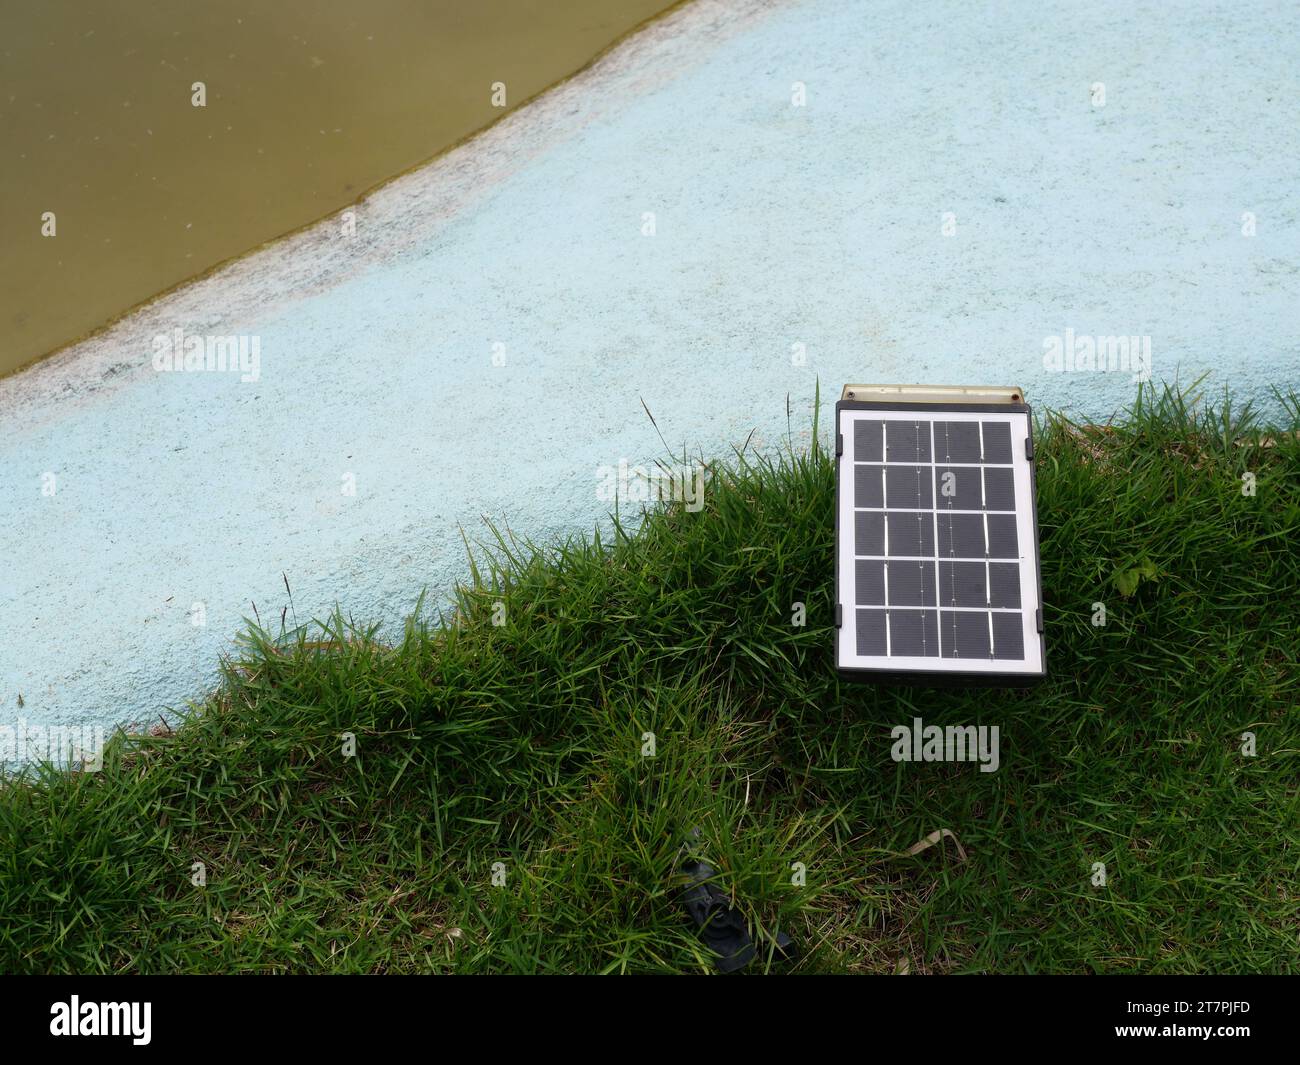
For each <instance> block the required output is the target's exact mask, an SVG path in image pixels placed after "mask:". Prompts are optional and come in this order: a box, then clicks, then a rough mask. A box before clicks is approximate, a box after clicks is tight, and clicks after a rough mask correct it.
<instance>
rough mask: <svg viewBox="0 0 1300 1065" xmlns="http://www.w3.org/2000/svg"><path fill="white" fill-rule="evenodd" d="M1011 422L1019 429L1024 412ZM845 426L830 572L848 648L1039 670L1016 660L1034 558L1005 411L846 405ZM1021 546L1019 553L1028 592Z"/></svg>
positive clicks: (937, 662)
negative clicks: (846, 510) (843, 520)
mask: <svg viewBox="0 0 1300 1065" xmlns="http://www.w3.org/2000/svg"><path fill="white" fill-rule="evenodd" d="M1021 425H1022V426H1023V428H1022V429H1021V430H1020V431H1021V433H1022V434H1023V433H1024V432H1027V428H1028V422H1027V416H1026V417H1025V418H1024V419H1023V421H1022V422H1021ZM850 427H851V438H852V447H851V449H850V453H849V454H848V455H846V456H845V457H846V459H848V460H849V461H848V463H847V467H848V471H847V473H846V472H845V471H844V470H843V469H842V471H841V478H842V485H841V491H842V492H845V489H846V486H847V494H848V495H849V496H850V497H851V503H850V504H849V506H850V508H851V523H850V524H849V525H847V526H844V528H845V529H846V530H847V531H848V535H849V537H850V540H849V542H850V544H851V558H850V559H849V560H848V561H849V563H850V564H849V565H848V567H847V574H845V575H842V578H841V580H842V584H841V587H842V588H844V589H847V590H848V592H849V594H842V600H847V601H848V603H847V605H848V608H849V616H850V618H851V626H852V629H853V637H854V638H853V640H852V642H851V644H850V645H848V646H849V652H848V653H849V654H850V655H852V654H853V653H854V652H856V655H857V657H858V658H861V659H870V660H874V659H885V660H888V661H889V662H898V661H905V662H908V663H909V667H910V668H926V667H924V666H916V667H912V666H910V663H911V662H912V661H914V660H924V661H925V662H931V663H933V668H934V669H936V670H941V669H954V668H961V667H962V665H963V663H965V664H972V663H974V664H979V663H982V664H983V667H982V668H984V669H987V670H988V671H990V672H991V671H993V670H994V669H1005V668H1007V666H1008V665H1011V664H1015V665H1019V666H1022V667H1026V668H1025V671H1028V668H1027V666H1037V667H1041V658H1040V659H1039V660H1038V661H1036V662H1029V663H1027V662H1026V611H1027V606H1026V598H1025V597H1026V594H1027V593H1030V592H1032V593H1033V600H1034V601H1033V604H1032V606H1033V607H1034V608H1036V607H1037V599H1036V593H1037V587H1036V585H1037V580H1036V565H1037V555H1036V544H1024V543H1022V540H1023V539H1024V538H1025V537H1024V535H1023V530H1022V529H1021V528H1020V525H1021V524H1022V523H1023V521H1024V514H1023V506H1021V505H1022V504H1024V503H1028V504H1030V505H1031V506H1032V496H1031V494H1030V493H1029V492H1028V491H1027V490H1026V489H1025V488H1023V487H1022V488H1021V491H1022V492H1024V495H1025V497H1026V498H1025V499H1020V498H1018V492H1017V474H1016V458H1015V453H1014V451H1013V422H1012V420H1011V418H1010V417H1008V416H1007V415H1006V414H999V413H995V412H990V413H988V414H981V415H979V416H970V415H967V414H962V415H956V414H954V415H951V416H946V417H945V416H944V415H942V414H940V413H938V412H933V413H931V414H930V416H920V412H917V413H916V414H908V413H897V412H894V411H890V412H888V413H884V412H882V413H880V414H876V413H875V412H869V413H855V414H854V415H853V416H852V417H851V420H850V424H849V426H845V428H850ZM1023 461H1024V460H1023V459H1022V463H1023ZM845 477H847V478H848V480H847V482H845V481H844V480H843V478H845ZM1018 506H1019V507H1020V509H1019V510H1018ZM1030 520H1031V521H1032V517H1031V518H1030ZM1028 528H1030V529H1032V524H1031V525H1029V526H1028ZM1022 549H1028V550H1030V551H1031V555H1030V557H1029V558H1028V560H1027V561H1028V563H1029V564H1030V565H1032V566H1033V567H1034V569H1033V570H1031V573H1033V575H1034V581H1033V585H1034V587H1033V588H1032V589H1031V588H1029V587H1028V586H1027V584H1026V582H1025V581H1024V580H1022V564H1023V563H1025V562H1026V559H1025V558H1024V557H1022ZM844 568H845V567H843V566H842V569H844ZM1032 649H1033V650H1037V648H1032ZM943 663H950V665H947V666H945V665H943ZM999 664H1001V665H999Z"/></svg>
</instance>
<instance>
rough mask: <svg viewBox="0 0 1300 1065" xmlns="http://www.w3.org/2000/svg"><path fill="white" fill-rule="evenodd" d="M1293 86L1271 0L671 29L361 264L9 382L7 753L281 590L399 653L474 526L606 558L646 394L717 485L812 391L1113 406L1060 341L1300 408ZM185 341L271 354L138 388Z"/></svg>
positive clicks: (211, 648)
mask: <svg viewBox="0 0 1300 1065" xmlns="http://www.w3.org/2000/svg"><path fill="white" fill-rule="evenodd" d="M1297 70H1300V8H1298V7H1297V6H1296V5H1295V4H1294V3H1292V2H1290V0H1286V2H1277V3H1255V4H1249V5H1235V4H1209V3H1206V4H1180V5H1178V8H1177V13H1176V14H1174V13H1172V9H1171V6H1170V5H1168V4H1164V3H1136V4H1135V3H1131V2H1108V0H1089V2H1087V3H1068V4H1067V3H1050V2H1046V3H1044V2H1040V3H1034V4H1019V3H1017V4H1010V3H1008V4H997V3H994V4H972V3H969V2H968V0H954V2H947V3H925V4H917V3H913V2H910V0H909V2H871V3H845V2H843V0H806V2H803V3H790V4H775V5H769V4H758V3H732V4H718V3H715V2H713V0H707V2H703V3H701V4H700V5H698V6H697V8H695V9H687V10H685V11H683V12H681V13H679V14H677V15H675V16H673V17H671V18H670V19H669V20H667V21H666V22H665V23H662V24H660V25H659V26H657V27H655V28H653V29H652V30H651V31H650V32H649V33H648V34H646V35H644V36H643V38H641V39H638V40H637V41H634V42H632V43H631V44H630V45H629V46H628V47H627V48H624V49H623V50H621V51H620V52H618V53H615V54H614V55H613V56H611V57H610V58H609V59H608V60H607V61H605V62H603V63H602V64H601V65H600V66H599V67H598V68H597V69H596V70H595V71H593V72H592V73H591V74H589V75H585V76H584V77H582V78H579V79H577V80H576V81H575V82H571V83H569V84H568V85H566V86H564V87H562V88H561V89H560V90H557V91H556V92H555V93H552V94H550V95H549V96H548V97H546V98H544V99H543V100H542V101H541V102H539V104H538V105H536V106H535V107H533V108H530V109H527V110H525V111H524V112H521V113H520V114H518V115H516V116H513V117H512V118H511V119H509V120H507V122H505V123H503V124H502V125H501V126H499V127H497V128H496V129H494V130H493V131H489V133H488V134H487V135H485V137H484V138H481V139H480V141H478V142H476V143H475V144H472V145H470V146H468V147H467V148H464V149H461V150H460V151H458V152H456V153H453V155H452V156H449V157H447V158H446V159H444V160H442V161H440V162H439V163H436V164H434V165H433V166H431V167H430V168H427V170H426V171H421V172H419V173H417V174H415V175H412V176H410V177H409V178H405V179H402V181H399V182H398V183H396V184H395V185H394V186H390V187H389V188H388V189H385V190H383V191H381V192H380V193H379V194H377V195H376V196H375V197H374V198H373V199H372V201H371V202H370V203H368V204H367V205H365V206H364V207H363V208H362V209H361V211H360V215H359V227H360V231H361V234H362V239H361V240H360V241H359V242H358V244H357V250H356V251H355V252H353V251H349V250H347V247H346V246H345V245H341V244H340V241H339V240H338V238H337V237H336V235H335V234H336V230H337V223H330V224H329V226H328V227H327V228H326V229H323V230H321V231H318V232H315V233H312V234H307V235H304V236H301V237H299V238H294V239H292V240H290V241H288V242H286V243H285V244H284V245H283V246H277V247H276V248H272V249H270V250H269V251H267V252H263V253H259V255H257V256H253V257H252V258H251V259H250V260H245V261H244V262H242V263H240V264H236V265H235V266H234V267H232V268H231V269H230V270H229V271H226V272H225V273H224V274H222V275H220V276H218V277H217V278H215V279H213V280H210V281H207V282H204V283H202V284H200V285H198V286H195V287H194V288H192V289H190V290H187V291H186V292H183V293H180V294H177V296H175V297H169V299H167V300H164V301H162V302H161V303H160V304H157V305H155V306H154V307H152V308H149V309H148V310H147V311H146V312H144V313H142V314H141V315H138V316H136V317H135V319H133V320H128V321H127V322H125V323H123V324H122V325H121V326H120V327H118V328H115V329H114V330H113V331H112V332H110V333H109V334H107V335H106V336H105V337H102V338H99V339H98V340H96V341H92V342H90V343H89V344H87V345H83V346H82V348H81V349H79V350H74V351H72V352H70V353H68V354H67V355H65V356H62V357H60V358H59V359H56V360H53V361H52V362H51V363H48V364H45V365H43V366H40V367H37V368H36V369H35V370H33V371H29V372H28V373H25V374H23V375H20V376H19V377H17V378H15V379H12V380H10V381H7V382H0V425H3V432H2V435H0V470H2V471H3V480H2V482H0V548H3V553H4V559H5V564H4V571H3V573H4V576H3V583H2V584H0V723H4V722H6V721H7V722H12V721H13V720H14V719H15V718H16V717H18V716H19V715H20V714H22V715H25V716H26V717H27V718H28V719H29V720H39V721H42V722H46V723H56V722H62V723H81V722H85V721H98V722H102V723H107V724H114V723H120V722H124V721H141V720H147V719H150V718H152V717H154V716H155V715H156V714H157V713H158V712H159V711H160V710H162V709H163V708H165V707H168V706H179V705H182V704H183V703H184V702H185V700H187V699H189V698H193V697H197V696H199V695H201V693H202V692H203V691H204V689H205V687H206V686H208V685H209V684H210V683H211V681H212V680H213V678H214V675H215V663H216V661H217V656H218V655H219V654H220V653H221V652H223V651H225V650H228V649H229V647H230V645H231V638H232V636H233V635H234V633H235V632H236V631H237V630H238V629H239V627H240V625H241V619H242V618H243V617H244V616H247V615H250V614H251V612H252V607H251V605H250V604H251V602H253V601H255V602H256V603H257V604H258V608H259V610H260V612H261V616H262V618H263V620H264V621H268V622H269V621H270V620H271V619H275V621H276V625H277V626H278V615H279V612H280V609H281V607H282V606H283V605H284V604H285V603H286V597H285V595H284V588H283V585H282V583H281V573H282V572H283V573H285V574H287V576H288V579H289V581H290V583H291V584H292V586H293V589H294V598H295V602H296V610H297V614H298V617H299V618H300V619H305V618H306V617H308V616H311V615H317V616H323V615H324V614H325V613H327V612H328V611H329V609H330V608H331V607H332V606H333V605H334V604H335V603H336V602H337V603H339V604H341V605H342V606H343V608H344V609H345V611H347V612H350V613H351V614H352V615H353V616H355V617H356V618H358V619H371V620H383V621H385V622H388V623H394V622H397V621H400V619H401V618H402V617H403V616H404V615H405V614H406V612H407V611H409V610H410V608H411V606H412V605H413V603H414V601H415V599H416V596H417V595H418V594H419V591H420V589H421V588H422V587H424V586H428V587H429V588H430V590H431V592H432V593H433V598H434V599H435V600H437V599H438V598H439V596H440V595H441V594H442V593H444V592H445V591H446V589H447V588H448V587H449V585H450V583H451V582H452V581H454V580H455V579H457V578H459V577H462V576H463V575H464V572H465V566H464V553H463V549H462V547H461V545H460V540H459V533H458V531H457V526H458V525H463V526H464V527H465V528H466V529H467V530H468V531H469V533H470V535H471V536H474V535H480V534H481V533H482V531H483V530H482V526H481V524H480V516H481V515H490V516H492V517H495V518H498V519H502V520H504V521H505V522H507V523H509V524H510V525H511V527H513V528H514V529H515V530H516V531H517V532H519V533H521V534H525V535H531V536H534V537H541V538H546V537H551V536H557V535H563V534H568V533H572V532H574V531H580V530H583V529H589V528H590V527H591V525H592V523H593V522H595V521H597V520H599V519H600V517H601V516H602V515H603V514H604V512H605V511H606V509H607V506H606V504H605V503H603V502H601V501H600V500H598V499H597V497H596V492H595V487H596V482H597V479H596V470H597V468H598V467H599V466H601V465H603V464H616V463H617V462H618V461H619V459H620V458H623V457H626V458H628V459H630V460H632V461H639V460H644V459H646V458H648V457H651V456H654V455H656V454H659V453H660V451H661V448H660V446H659V444H658V440H657V437H656V435H655V432H654V430H653V428H652V427H651V426H650V424H649V422H648V421H647V419H646V418H645V415H644V414H643V412H642V409H641V399H642V398H644V400H645V402H646V404H647V405H648V406H649V408H650V410H651V411H652V412H653V413H654V415H655V417H656V418H657V420H658V423H659V426H660V428H661V429H662V431H663V433H664V435H665V436H666V437H667V438H668V440H669V441H670V443H672V444H673V445H675V446H676V445H681V444H687V445H689V447H690V448H691V449H692V450H693V451H694V450H697V449H699V450H702V451H703V452H704V453H706V454H722V453H725V451H726V449H727V447H728V446H729V445H730V444H733V443H736V444H738V443H739V442H741V441H742V440H743V439H744V438H745V436H746V435H747V434H748V433H749V431H750V430H751V429H755V428H757V430H758V436H757V438H756V439H757V440H758V441H759V442H761V443H767V444H771V443H774V442H776V441H777V440H778V439H779V438H780V437H781V436H782V435H783V434H784V432H785V426H786V408H785V404H786V396H787V394H789V395H790V396H791V402H792V404H793V407H794V412H795V413H794V423H795V426H796V431H797V432H801V435H802V438H804V439H806V436H807V433H806V430H807V426H808V423H809V420H810V419H809V412H810V409H811V401H812V400H811V397H812V392H813V383H814V380H815V378H816V377H818V376H819V377H820V379H821V381H822V385H823V396H824V399H825V401H826V403H827V404H828V405H829V403H831V402H833V399H834V394H835V393H837V392H838V389H839V387H840V385H841V384H843V383H844V382H845V381H847V380H866V381H898V382H908V381H928V382H939V383H977V384H978V383H1016V384H1019V385H1021V386H1023V387H1024V388H1025V389H1026V390H1027V393H1028V395H1029V398H1030V400H1031V402H1034V403H1036V404H1048V405H1052V406H1058V407H1066V408H1068V409H1070V410H1073V411H1075V412H1078V413H1082V414H1089V415H1105V414H1107V413H1109V412H1111V411H1112V410H1114V409H1115V408H1116V407H1117V406H1119V405H1121V404H1123V403H1125V402H1127V401H1128V399H1129V398H1130V397H1131V395H1132V391H1133V385H1132V383H1131V381H1130V379H1129V377H1128V375H1126V374H1106V375H1098V374H1095V373H1094V374H1073V375H1070V374H1051V373H1048V372H1046V371H1045V370H1044V368H1043V365H1042V356H1043V341H1044V338H1045V337H1048V336H1050V335H1053V334H1062V333H1064V331H1065V330H1066V329H1067V328H1069V329H1073V330H1074V331H1075V333H1076V334H1097V335H1111V334H1146V335H1149V336H1150V337H1151V338H1152V339H1151V344H1152V353H1153V370H1154V374H1155V377H1156V378H1157V379H1158V380H1159V379H1164V380H1172V379H1173V378H1174V376H1175V374H1178V375H1181V378H1182V379H1183V380H1187V379H1190V378H1191V377H1193V376H1195V375H1197V374H1199V373H1202V372H1205V371H1208V372H1209V373H1210V374H1211V378H1210V381H1211V385H1212V387H1217V386H1218V385H1220V384H1222V383H1229V384H1231V385H1233V387H1234V389H1235V390H1236V392H1237V394H1238V395H1239V396H1241V397H1243V398H1245V397H1254V398H1257V399H1261V400H1265V401H1267V398H1268V386H1269V385H1270V384H1272V383H1275V382H1276V383H1282V384H1288V385H1290V386H1292V387H1298V386H1300V309H1298V308H1300V274H1298V272H1297V271H1298V269H1300V268H1298V266H1297V263H1298V262H1300V224H1298V219H1297V205H1298V204H1300V182H1298V180H1297V163H1298V161H1300V123H1298V122H1297V115H1298V114H1300V108H1298V106H1297V105H1298V104H1300V85H1298V83H1297V75H1296V71H1297ZM794 82H803V83H805V84H806V86H807V106H806V107H802V108H799V107H793V106H791V88H792V84H793V83H794ZM1094 82H1104V83H1105V86H1106V104H1105V106H1104V107H1100V108H1096V107H1093V106H1092V104H1091V102H1090V99H1089V86H1090V85H1092V83H1094ZM947 211H951V212H953V213H954V214H955V215H956V225H957V230H956V234H955V235H954V236H951V237H945V236H943V234H942V233H941V224H942V220H943V218H942V216H943V213H944V212H947ZM1246 211H1251V212H1254V213H1255V215H1256V216H1257V218H1258V223H1257V224H1258V232H1257V235H1256V236H1255V237H1253V238H1247V237H1244V236H1243V235H1242V234H1241V216H1242V214H1243V212H1246ZM644 212H654V214H655V221H656V233H655V235H654V236H653V237H649V236H643V235H642V234H641V226H642V216H643V213H644ZM340 249H342V250H340ZM70 296H71V294H70ZM176 326H181V327H182V328H185V329H187V330H190V331H192V332H199V333H201V332H220V333H225V334H231V333H234V334H240V333H242V334H256V335H257V336H259V337H260V340H261V378H260V380H259V381H258V382H257V383H255V384H243V383H240V382H239V381H238V379H237V377H236V376H233V375H225V376H221V375H216V374H158V373H154V372H152V371H151V370H150V369H149V361H150V348H149V341H150V338H151V337H152V336H153V335H155V334H156V333H158V332H160V331H163V330H169V329H171V328H174V327H176ZM494 342H500V343H502V344H504V345H505V355H506V365H505V366H504V367H500V366H493V365H492V361H491V354H492V347H491V346H492V344H493V343H494ZM795 343H803V344H805V345H806V348H807V354H808V361H807V364H806V365H805V366H802V367H796V366H792V365H791V345H793V344H795ZM47 471H49V472H53V473H55V474H56V476H57V478H58V481H57V485H58V490H57V493H56V494H55V495H54V496H53V497H49V496H43V495H42V494H41V484H42V482H41V476H42V474H43V473H44V472H47ZM347 472H351V473H354V474H355V476H356V483H357V494H356V496H355V497H347V496H345V495H343V494H342V493H341V491H340V489H341V483H342V481H341V478H342V477H343V475H344V474H345V473H347ZM827 520H828V521H829V520H830V515H827ZM195 602H203V603H204V604H205V606H206V611H207V624H206V626H204V627H196V626H194V625H192V624H191V623H190V619H189V611H190V608H191V604H193V603H195ZM19 692H21V693H23V695H24V698H25V700H26V708H25V709H24V710H21V711H20V710H19V709H18V708H17V705H16V696H17V694H18V693H19Z"/></svg>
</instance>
